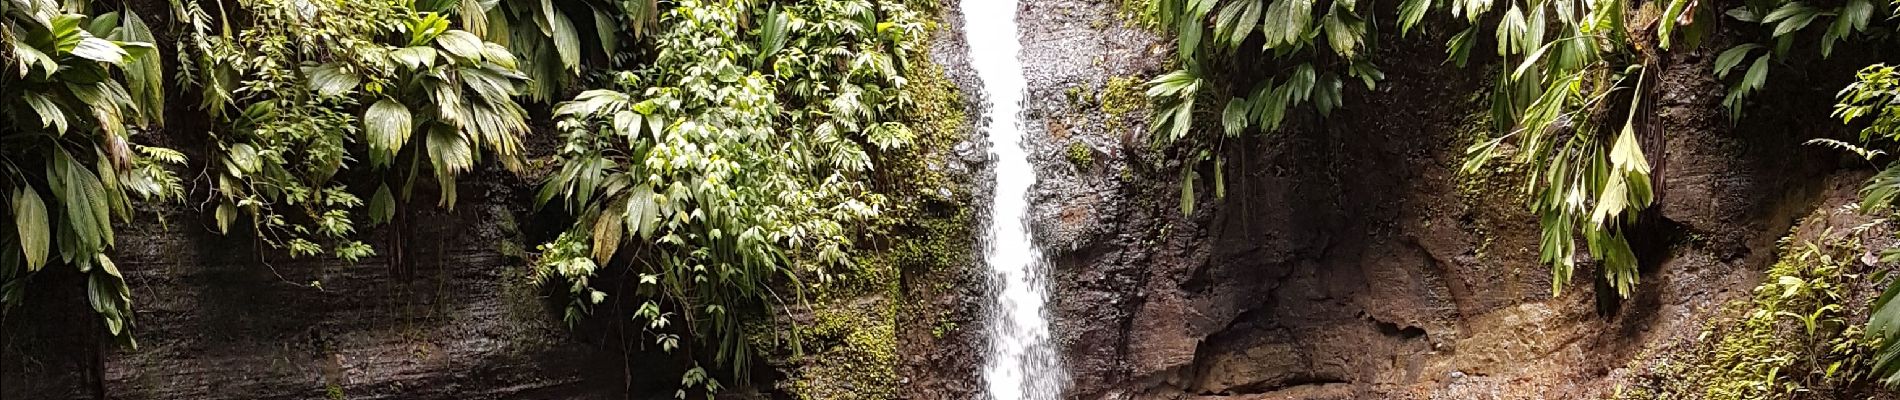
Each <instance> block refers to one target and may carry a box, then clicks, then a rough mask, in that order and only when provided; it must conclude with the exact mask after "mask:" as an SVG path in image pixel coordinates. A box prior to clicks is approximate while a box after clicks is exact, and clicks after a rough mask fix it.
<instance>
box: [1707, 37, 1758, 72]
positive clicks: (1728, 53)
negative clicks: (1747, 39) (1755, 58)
mask: <svg viewBox="0 0 1900 400" xmlns="http://www.w3.org/2000/svg"><path fill="white" fill-rule="evenodd" d="M1759 48H1762V46H1761V45H1759V44H1754V43H1748V44H1743V45H1738V46H1735V47H1730V48H1729V49H1728V50H1725V51H1722V54H1721V55H1718V56H1715V77H1716V79H1721V78H1726V77H1728V73H1729V71H1730V70H1733V69H1735V66H1737V65H1741V63H1742V58H1744V57H1746V56H1748V52H1749V51H1752V50H1755V49H1759Z"/></svg>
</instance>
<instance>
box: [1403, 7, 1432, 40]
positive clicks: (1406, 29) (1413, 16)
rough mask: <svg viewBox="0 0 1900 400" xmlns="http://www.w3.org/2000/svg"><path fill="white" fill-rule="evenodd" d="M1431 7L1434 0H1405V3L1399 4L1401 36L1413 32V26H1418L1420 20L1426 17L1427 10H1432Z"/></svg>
mask: <svg viewBox="0 0 1900 400" xmlns="http://www.w3.org/2000/svg"><path fill="white" fill-rule="evenodd" d="M1431 8H1432V0H1405V2H1404V3H1400V4H1399V34H1400V36H1404V35H1409V34H1411V33H1412V27H1413V26H1417V25H1418V21H1420V20H1423V19H1425V12H1426V11H1428V10H1431Z"/></svg>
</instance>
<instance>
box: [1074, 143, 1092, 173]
mask: <svg viewBox="0 0 1900 400" xmlns="http://www.w3.org/2000/svg"><path fill="white" fill-rule="evenodd" d="M1069 163H1070V164H1074V165H1075V168H1076V169H1088V168H1089V167H1091V166H1094V165H1095V149H1091V148H1089V145H1088V144H1087V143H1082V142H1080V141H1076V142H1069Z"/></svg>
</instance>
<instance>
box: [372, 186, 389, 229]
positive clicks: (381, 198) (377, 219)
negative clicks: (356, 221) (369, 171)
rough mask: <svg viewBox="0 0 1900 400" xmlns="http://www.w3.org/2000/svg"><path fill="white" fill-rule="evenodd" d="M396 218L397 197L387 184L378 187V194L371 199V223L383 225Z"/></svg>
mask: <svg viewBox="0 0 1900 400" xmlns="http://www.w3.org/2000/svg"><path fill="white" fill-rule="evenodd" d="M395 217H396V195H395V192H392V191H390V190H389V184H387V183H385V184H382V185H379V186H377V187H376V194H375V195H373V196H370V198H369V223H370V225H381V224H382V223H384V222H389V220H390V219H391V218H395Z"/></svg>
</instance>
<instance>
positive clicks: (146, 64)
mask: <svg viewBox="0 0 1900 400" xmlns="http://www.w3.org/2000/svg"><path fill="white" fill-rule="evenodd" d="M120 32H121V34H120V36H121V38H122V39H121V40H125V41H129V42H140V43H155V42H157V40H156V39H155V38H153V37H152V30H151V28H150V27H147V26H146V25H145V20H144V19H142V18H139V14H138V13H135V12H130V11H127V12H126V14H125V26H124V27H123V28H122V29H121V30H120ZM147 53H148V54H146V55H143V56H136V57H133V59H132V60H131V62H129V63H127V64H126V66H125V85H126V88H127V89H129V90H130V91H131V97H132V100H133V103H134V104H136V108H137V109H138V110H139V112H138V115H139V116H140V120H141V121H143V122H144V124H145V125H164V124H165V79H167V78H168V77H167V76H165V71H164V66H163V65H162V64H163V62H162V61H160V58H159V57H157V52H155V51H154V52H147Z"/></svg>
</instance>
